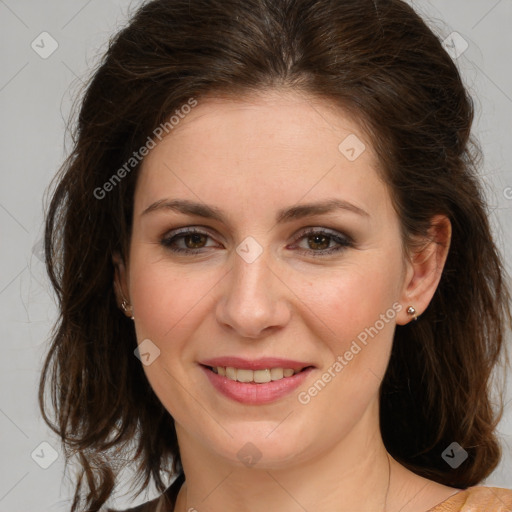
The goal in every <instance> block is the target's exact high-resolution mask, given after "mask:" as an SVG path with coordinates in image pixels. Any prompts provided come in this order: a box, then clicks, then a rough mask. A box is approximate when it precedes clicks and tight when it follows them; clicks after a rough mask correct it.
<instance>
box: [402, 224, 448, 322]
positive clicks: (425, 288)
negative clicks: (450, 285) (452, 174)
mask: <svg viewBox="0 0 512 512" xmlns="http://www.w3.org/2000/svg"><path fill="white" fill-rule="evenodd" d="M451 233H452V231H451V223H450V220H449V219H448V217H446V216H445V215H437V216H435V217H434V218H432V220H431V223H430V228H429V231H428V236H427V237H425V239H424V240H423V241H422V242H421V244H420V245H419V247H416V248H414V249H412V250H411V255H410V259H409V261H408V263H407V271H406V277H405V280H404V283H403V291H402V297H401V303H402V305H403V306H404V307H403V309H402V311H401V313H400V314H399V315H398V317H397V324H399V325H405V324H407V323H409V322H410V321H411V320H413V319H417V318H418V317H420V315H421V314H422V313H423V312H424V311H425V310H426V309H427V307H428V305H429V303H430V301H431V300H432V297H433V296H434V293H435V291H436V289H437V287H438V285H439V282H440V280H441V276H442V273H443V269H444V266H445V263H446V259H447V257H448V252H449V249H450V240H451ZM410 308H412V309H410ZM412 310H414V311H412Z"/></svg>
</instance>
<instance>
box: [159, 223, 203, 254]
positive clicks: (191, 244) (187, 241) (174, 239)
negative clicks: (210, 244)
mask: <svg viewBox="0 0 512 512" xmlns="http://www.w3.org/2000/svg"><path fill="white" fill-rule="evenodd" d="M173 233H174V235H173V236H168V237H164V238H163V239H162V240H161V242H160V243H161V244H162V245H163V246H164V247H166V248H167V249H169V250H170V251H172V252H175V253H189V254H198V253H199V252H202V251H201V249H203V248H205V243H206V240H207V239H208V238H211V237H210V235H209V234H208V233H205V232H204V231H200V230H198V229H195V228H184V229H182V230H178V231H177V232H176V231H174V232H173ZM179 242H183V243H184V245H185V247H178V246H177V245H179Z"/></svg>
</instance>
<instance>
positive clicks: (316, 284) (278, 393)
mask: <svg viewBox="0 0 512 512" xmlns="http://www.w3.org/2000/svg"><path fill="white" fill-rule="evenodd" d="M347 137H349V138H348V139H347ZM362 144H364V146H365V149H364V150H363V146H362ZM377 169H378V162H377V159H376V157H375V155H374V153H373V150H372V147H371V144H370V141H369V140H367V139H366V138H365V136H364V134H363V133H362V131H361V129H360V128H359V127H358V125H357V124H356V123H355V122H354V121H353V120H351V119H350V118H349V117H348V116H347V115H346V114H345V113H344V112H343V111H342V110H340V109H338V108H335V107H334V106H333V105H332V104H330V103H328V102H326V101H323V100H318V99H314V98H313V97H306V96H301V95H299V94H297V93H289V92H287V93H278V92H267V93H265V94H262V95H259V96H252V97H245V98H243V99H239V100H228V99H219V98H217V99H213V98H212V99H208V100H203V101H201V102H199V104H198V105H197V106H196V107H195V108H194V109H193V110H192V111H191V112H190V113H189V114H188V115H187V116H186V117H185V118H184V119H182V120H181V121H180V123H179V125H178V126H175V128H174V129H173V131H172V132H170V134H169V135H168V136H167V137H165V138H163V140H162V141H161V142H159V143H158V144H157V146H156V147H155V148H154V149H152V150H151V151H150V153H149V154H148V156H147V157H146V158H145V160H144V162H143V165H142V168H141V171H140V175H139V177H138V182H137V187H136V192H135V197H134V217H133V232H132V239H131V246H130V253H129V258H128V261H127V262H126V265H125V266H123V267H122V272H121V282H122V286H123V288H124V290H125V294H126V295H127V296H128V297H129V299H130V302H131V304H132V306H133V314H134V316H135V326H136V334H137V339H138V342H139V344H141V343H144V345H142V346H141V352H143V353H145V354H146V356H145V357H146V362H147V364H145V365H144V370H145V372H146V375H147V378H148V379H149V382H150V383H151V386H152V387H153V389H154V391H155V393H156V394H157V396H158V397H159V399H160V400H161V402H162V403H163V405H164V406H165V407H166V409H167V410H168V411H169V412H170V414H171V415H172V416H173V417H174V419H175V423H176V430H177V433H178V438H179V440H180V446H181V445H182V444H185V443H186V442H192V443H196V444H197V445H198V446H201V447H202V449H203V451H204V454H205V456H211V457H212V458H218V459H219V460H225V461H230V462H233V463H237V464H240V463H241V457H242V456H243V454H244V450H245V451H249V452H250V451H251V450H252V451H253V452H254V453H252V455H253V457H258V458H259V464H260V467H261V466H266V467H269V468H272V467H274V468H277V467H280V466H281V465H283V464H290V463H291V462H297V463H299V462H301V461H305V460H308V459H312V458H314V457H315V456H318V455H319V454H321V453H322V452H326V451H327V450H329V449H331V448H332V447H334V446H336V445H338V444H340V443H341V442H343V440H345V441H346V440H347V439H349V438H351V439H355V438H356V437H357V436H364V438H365V439H368V436H369V435H372V434H373V433H375V432H376V431H378V407H377V404H378V392H379V386H380V382H381V379H382V377H383V375H384V373H385V370H386V366H387V363H388V360H389V355H390V350H391V345H392V337H393V332H394V328H395V324H396V323H397V320H398V319H400V318H402V317H403V315H404V314H405V309H406V307H407V306H408V304H405V303H403V294H404V289H405V287H406V281H407V279H408V275H409V274H408V266H407V265H408V263H406V259H405V258H404V251H403V247H402V241H401V236H400V223H399V219H398V217H397V214H396V213H395V211H394V209H393V207H392V203H391V197H390V193H389V191H388V189H387V187H386V186H385V185H384V183H383V182H382V181H381V179H380V178H379V175H378V171H377ZM172 201H174V203H172V204H171V202H172ZM177 201H181V202H185V201H186V202H188V203H187V204H188V205H192V204H196V203H197V204H198V206H199V207H197V208H188V210H187V208H184V207H183V206H179V204H178V203H177ZM327 202H331V205H335V206H334V207H332V208H330V209H329V208H324V209H323V210H322V209H321V208H316V209H314V208H304V207H305V206H308V207H309V206H310V205H313V204H320V203H322V204H325V203H327ZM335 202H336V203H335ZM183 204H185V203H182V205H183ZM205 206H208V208H205ZM201 208H202V209H201ZM212 215H213V216H212ZM214 358H242V359H243V360H245V361H233V360H230V359H226V360H221V361H220V364H219V366H221V367H224V366H232V367H235V368H237V367H242V368H241V369H242V370H243V369H244V368H245V370H246V371H242V372H237V375H238V377H239V378H240V379H241V380H244V379H252V380H254V379H257V380H266V379H267V378H268V377H267V376H268V375H270V378H273V377H275V378H276V379H277V380H275V381H271V382H270V383H254V382H247V383H240V382H234V381H233V380H231V379H230V378H228V377H226V376H222V373H223V370H222V368H221V369H220V370H218V369H215V370H214V371H212V370H210V369H208V366H216V365H214V364H213V363H215V361H214V362H213V363H212V361H211V360H212V359H214ZM263 358H269V359H268V360H267V361H260V360H262V359H263ZM272 358H282V359H285V360H289V361H285V362H283V361H272V360H271V359H272ZM258 362H260V363H261V364H260V365H259V366H258V365H257V364H256V363H258ZM208 363H210V365H209V364H208ZM217 363H219V361H217ZM283 367H284V368H291V369H294V370H297V371H298V370H300V369H301V368H306V369H305V370H303V371H300V372H299V373H296V374H295V375H294V376H292V377H284V375H285V373H286V374H287V373H289V372H281V370H279V368H283ZM250 368H253V369H259V370H260V371H259V372H251V371H249V372H248V371H247V369H249V370H250ZM265 368H268V369H270V371H266V370H265ZM272 368H274V370H271V369H272ZM276 368H277V369H276ZM215 371H216V372H219V373H217V374H215ZM229 372H231V373H229ZM228 374H229V375H230V376H231V377H233V371H232V370H228ZM281 376H283V378H282V379H278V377H281ZM249 442H250V443H252V446H249V445H247V443H249ZM240 450H242V451H240ZM250 455H251V454H250Z"/></svg>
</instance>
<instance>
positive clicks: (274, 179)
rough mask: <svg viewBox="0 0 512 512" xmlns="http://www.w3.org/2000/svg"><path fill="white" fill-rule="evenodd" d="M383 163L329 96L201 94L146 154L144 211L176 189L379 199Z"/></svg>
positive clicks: (210, 196)
mask: <svg viewBox="0 0 512 512" xmlns="http://www.w3.org/2000/svg"><path fill="white" fill-rule="evenodd" d="M377 169H378V161H377V158H376V156H375V154H374V151H373V148H372V146H371V143H370V141H369V139H368V137H367V136H366V135H365V134H364V132H363V131H362V130H361V128H360V127H359V125H358V124H357V122H356V121H355V120H353V119H352V118H351V117H350V116H349V115H348V114H347V113H346V112H344V111H343V110H342V109H341V108H340V107H338V106H336V105H335V104H333V103H331V102H329V101H327V100H323V99H319V98H315V97H311V96H307V95H303V94H298V93H295V92H293V93H292V92H277V91H272V92H267V93H264V94H258V95H253V96H244V97H240V98H226V97H224V98H220V97H212V98H208V99H203V100H199V101H198V104H197V106H195V107H194V108H193V109H192V110H191V111H190V112H189V113H188V114H187V115H184V116H183V118H182V119H180V121H179V123H178V124H176V125H175V126H174V128H173V129H172V131H171V132H170V133H169V135H167V136H166V137H164V138H163V139H162V141H161V142H158V143H157V145H156V147H155V148H154V149H152V150H151V151H150V152H149V154H148V155H147V156H146V157H145V159H144V161H143V164H142V167H141V171H140V176H139V179H138V185H137V192H136V210H137V209H138V210H140V209H141V208H144V206H147V204H148V202H149V201H156V200H158V199H161V198H162V197H164V196H165V195H169V194H177V195H179V196H181V197H190V198H193V199H194V200H198V199H200V200H201V199H202V200H204V201H205V202H208V203H212V202H214V203H218V202H219V201H220V202H222V200H223V199H225V198H226V197H227V196H225V197H224V198H223V197H219V195H218V194H219V193H222V194H227V193H229V192H234V193H236V194H237V195H238V197H239V198H240V200H241V201H242V202H244V204H249V203H251V205H254V204H256V203H258V199H259V200H260V201H259V204H264V203H265V204H267V205H269V206H271V205H270V203H272V202H274V203H275V204H276V209H277V205H278V204H279V205H281V203H282V202H283V201H285V200H286V201H287V202H292V203H297V202H298V201H300V199H301V197H303V196H306V195H307V199H308V200H315V199H319V198H323V197H325V195H326V194H329V195H330V196H332V195H333V194H334V195H336V194H341V195H344V198H345V199H350V197H347V196H352V199H353V202H355V203H357V201H358V200H359V201H361V202H367V203H371V202H375V201H376V200H377V196H378V195H379V194H380V195H382V194H383V193H384V194H385V193H386V190H385V187H384V185H383V183H382V182H381V181H380V179H379V177H378V172H377ZM355 196H357V197H355ZM381 199H382V198H381ZM247 201H249V203H248V202H247Z"/></svg>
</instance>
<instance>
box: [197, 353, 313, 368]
mask: <svg viewBox="0 0 512 512" xmlns="http://www.w3.org/2000/svg"><path fill="white" fill-rule="evenodd" d="M200 364H202V365H204V366H213V367H216V366H221V367H224V368H227V367H232V368H240V369H242V370H265V369H266V368H283V369H286V368H292V369H293V370H302V369H303V368H306V367H308V366H314V365H313V364H311V363H304V362H301V361H295V360H292V359H283V358H281V357H261V358H259V359H252V360H249V359H244V358H242V357H235V356H226V357H214V358H212V359H205V360H204V361H201V362H200Z"/></svg>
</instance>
